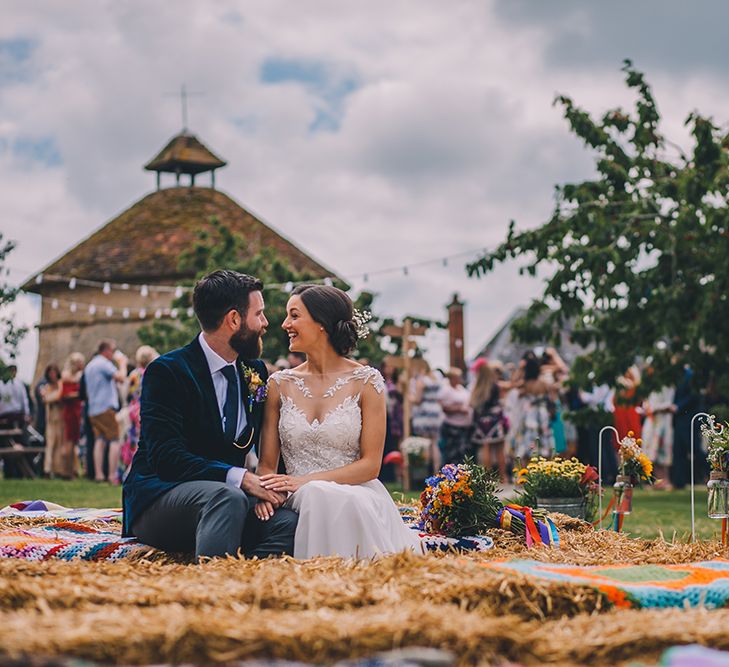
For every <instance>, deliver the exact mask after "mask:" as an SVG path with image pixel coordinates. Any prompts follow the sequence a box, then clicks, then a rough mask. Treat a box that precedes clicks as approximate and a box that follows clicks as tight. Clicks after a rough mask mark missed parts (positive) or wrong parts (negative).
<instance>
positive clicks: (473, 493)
mask: <svg viewBox="0 0 729 667" xmlns="http://www.w3.org/2000/svg"><path fill="white" fill-rule="evenodd" d="M498 483H499V482H498V473H497V472H495V471H493V470H487V469H486V468H484V467H483V466H480V465H476V464H475V463H473V461H472V460H470V459H466V462H465V463H461V464H458V465H456V464H448V465H445V466H443V468H441V470H440V472H439V473H438V474H437V475H433V476H432V477H429V478H428V479H427V480H425V485H426V486H425V490H424V491H423V493H422V494H421V495H420V521H419V523H418V527H419V528H420V530H423V531H425V532H427V533H431V534H436V535H445V536H447V537H462V536H464V535H478V534H482V533H483V532H484V531H486V530H488V529H489V528H495V527H500V528H503V529H504V530H510V531H511V532H512V533H514V534H516V535H520V536H522V537H525V538H526V541H527V544H528V545H531V544H532V543H534V542H537V543H544V544H559V539H558V537H557V531H556V529H555V527H554V524H552V523H551V521H549V520H548V519H545V514H544V512H539V511H537V510H532V509H531V508H529V507H521V506H518V505H507V506H504V505H503V503H502V502H501V501H500V500H499V498H498V497H497V495H496V493H497V490H498ZM540 518H541V519H543V521H540V520H539V519H540Z"/></svg>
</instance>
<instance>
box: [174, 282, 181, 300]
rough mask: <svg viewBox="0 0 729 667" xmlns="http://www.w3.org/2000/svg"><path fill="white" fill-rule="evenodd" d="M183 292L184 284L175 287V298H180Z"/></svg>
mask: <svg viewBox="0 0 729 667" xmlns="http://www.w3.org/2000/svg"><path fill="white" fill-rule="evenodd" d="M182 294H183V291H182V285H178V286H177V287H175V298H176V299H179V298H180V297H181V296H182Z"/></svg>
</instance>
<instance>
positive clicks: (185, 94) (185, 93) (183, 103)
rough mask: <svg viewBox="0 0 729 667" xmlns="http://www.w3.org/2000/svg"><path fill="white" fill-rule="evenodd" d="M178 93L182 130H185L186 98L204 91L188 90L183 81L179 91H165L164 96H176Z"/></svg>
mask: <svg viewBox="0 0 729 667" xmlns="http://www.w3.org/2000/svg"><path fill="white" fill-rule="evenodd" d="M178 95H179V97H180V106H181V109H182V131H183V132H187V98H188V96H193V95H204V93H202V92H197V91H194V92H193V91H191V92H188V90H187V88H186V87H185V84H184V83H183V84H182V85H181V86H180V92H179V93H165V96H166V97H177V96H178Z"/></svg>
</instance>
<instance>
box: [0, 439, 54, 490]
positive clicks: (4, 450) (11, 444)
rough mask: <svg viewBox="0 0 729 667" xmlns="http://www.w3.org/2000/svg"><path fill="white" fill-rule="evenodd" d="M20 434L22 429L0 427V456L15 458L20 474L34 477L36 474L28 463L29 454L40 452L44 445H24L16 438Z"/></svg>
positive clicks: (42, 450) (43, 449)
mask: <svg viewBox="0 0 729 667" xmlns="http://www.w3.org/2000/svg"><path fill="white" fill-rule="evenodd" d="M22 435H23V431H22V430H21V429H19V428H4V429H0V457H3V458H4V457H8V456H10V457H12V458H14V459H17V461H16V463H17V464H18V468H20V471H21V472H22V474H23V475H24V476H26V477H29V478H30V479H35V478H36V477H38V475H36V473H35V470H33V466H32V465H31V464H30V458H29V455H30V456H32V455H35V454H42V453H43V452H44V451H45V447H38V446H35V447H33V446H28V447H26V446H25V445H23V443H22V442H20V441H19V440H16V438H21V437H22Z"/></svg>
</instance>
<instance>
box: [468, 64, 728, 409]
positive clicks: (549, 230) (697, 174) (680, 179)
mask: <svg viewBox="0 0 729 667" xmlns="http://www.w3.org/2000/svg"><path fill="white" fill-rule="evenodd" d="M623 71H624V73H625V77H626V83H627V85H628V87H629V88H631V89H633V90H634V91H635V93H636V102H635V108H634V109H633V110H632V111H630V112H626V111H624V110H622V109H613V110H609V111H607V112H606V113H605V114H604V115H603V116H602V118H600V119H594V118H592V117H591V116H590V115H589V114H588V113H586V112H585V111H583V110H581V109H579V108H578V107H577V106H575V104H574V103H573V101H572V100H571V99H570V98H569V97H565V96H559V97H558V98H557V99H556V100H555V104H558V105H560V106H561V107H562V109H563V110H564V116H565V118H566V119H567V122H568V123H569V126H570V128H571V130H572V132H573V133H574V134H575V135H576V136H577V137H578V138H580V139H581V140H582V141H583V143H584V144H585V146H586V147H587V148H588V150H590V151H591V152H592V153H593V154H594V156H595V167H596V172H597V176H596V177H595V178H594V179H591V180H586V181H583V182H579V183H568V184H564V185H561V186H558V187H557V189H556V204H555V208H554V211H553V214H552V216H551V218H550V219H549V220H548V221H547V222H546V223H544V224H543V225H542V226H540V227H538V228H536V229H532V230H527V231H519V232H518V231H516V229H515V225H514V223H513V222H512V223H511V224H510V226H509V231H508V234H507V237H506V240H505V241H504V242H503V243H502V244H501V245H500V246H499V247H498V248H497V249H496V250H494V251H493V252H490V253H488V254H486V255H484V256H483V257H481V258H480V259H479V260H478V261H476V262H474V263H473V264H471V265H469V266H468V267H467V270H468V273H469V275H470V276H476V277H481V276H483V275H485V274H486V273H488V272H489V271H491V270H492V269H493V268H494V267H495V265H496V264H498V263H501V262H505V261H507V260H510V259H513V258H519V259H522V260H526V263H525V264H524V265H523V266H522V267H521V269H520V271H522V272H524V271H526V272H528V273H529V274H530V275H536V272H537V269H538V268H539V269H540V274H541V275H546V278H545V286H544V293H543V294H542V296H541V298H539V299H536V300H534V301H533V302H532V304H531V306H530V307H529V309H528V312H527V314H526V315H525V316H524V317H523V318H522V320H521V321H519V322H518V323H517V324H516V326H515V332H516V334H517V335H518V336H519V337H520V338H521V339H522V340H524V341H526V342H536V341H537V340H540V339H542V340H545V339H546V340H550V341H551V342H556V341H557V338H558V334H559V332H560V330H562V329H563V328H564V327H565V325H566V324H567V323H570V324H571V325H572V326H573V333H572V339H573V341H574V342H576V343H578V344H580V345H582V346H583V347H584V348H585V349H586V350H587V352H586V353H585V354H584V355H583V357H582V358H581V359H580V360H579V361H578V363H576V364H575V365H574V367H573V368H572V369H571V374H572V378H573V380H574V381H576V382H577V383H578V384H580V385H587V384H589V383H591V381H595V382H599V383H602V382H606V383H609V384H614V381H615V378H616V377H618V376H619V375H621V374H622V373H623V372H624V371H625V369H626V368H627V367H628V366H630V365H631V364H632V363H633V362H634V360H635V359H636V358H643V359H646V360H647V361H649V362H650V364H651V365H652V367H653V372H652V373H651V374H649V375H647V377H645V378H644V382H643V384H642V386H641V389H642V391H643V392H647V391H650V390H651V389H653V388H657V387H661V386H664V385H673V384H675V383H676V381H677V378H678V377H679V373H680V368H681V367H682V365H683V364H685V363H688V364H690V365H691V366H692V367H693V368H694V370H695V372H696V377H697V379H698V380H699V381H700V382H701V383H706V382H707V381H708V378H709V376H710V374H711V373H712V372H713V373H715V375H716V378H717V384H718V389H719V391H720V393H721V394H723V395H725V396H726V395H729V355H727V354H726V350H728V349H729V327H726V326H725V325H724V323H725V322H726V321H727V320H729V300H728V297H727V293H728V292H729V271H727V269H726V261H727V259H726V258H727V257H728V256H729V214H728V213H727V211H728V210H729V209H728V208H727V204H728V203H729V201H728V196H729V190H728V186H729V169H728V168H727V167H728V166H729V162H728V157H727V150H726V149H727V147H729V137H728V136H727V135H726V134H723V133H722V131H721V130H720V128H719V127H717V126H716V125H714V123H713V122H712V121H711V119H709V118H704V117H702V116H701V115H699V114H698V113H692V114H691V115H689V116H688V119H687V121H686V124H687V125H688V126H689V127H690V128H691V134H692V137H693V146H692V149H691V152H690V154H689V155H684V154H683V153H682V152H681V151H680V149H679V151H678V155H675V152H676V146H675V144H673V143H671V142H670V141H668V140H666V139H665V138H664V137H663V136H662V135H661V134H660V132H659V121H660V116H659V113H658V109H657V107H656V103H655V100H654V98H653V95H652V93H651V89H650V87H649V86H648V84H647V83H646V81H645V79H644V77H643V74H641V73H640V72H638V71H637V70H635V69H634V68H633V66H632V64H631V63H630V61H626V62H625V66H624V67H623ZM669 151H670V152H671V155H669V154H668V153H669ZM674 155H675V156H674Z"/></svg>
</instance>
